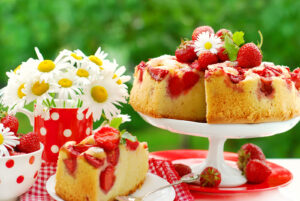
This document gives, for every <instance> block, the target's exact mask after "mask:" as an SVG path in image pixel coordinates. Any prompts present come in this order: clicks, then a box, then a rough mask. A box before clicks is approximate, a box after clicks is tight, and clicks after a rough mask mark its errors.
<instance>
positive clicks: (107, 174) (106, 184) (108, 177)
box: [100, 166, 116, 193]
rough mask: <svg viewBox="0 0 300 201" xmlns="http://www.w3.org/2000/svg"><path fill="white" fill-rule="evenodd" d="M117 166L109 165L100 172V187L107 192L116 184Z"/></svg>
mask: <svg viewBox="0 0 300 201" xmlns="http://www.w3.org/2000/svg"><path fill="white" fill-rule="evenodd" d="M114 172H115V168H114V167H113V166H108V167H107V168H105V170H103V171H102V172H101V174H100V187H101V189H102V190H103V191H104V193H107V192H108V191H109V190H110V189H111V188H112V187H113V185H114V183H115V180H116V176H115V174H114Z"/></svg>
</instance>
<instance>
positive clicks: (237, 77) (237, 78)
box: [228, 67, 245, 84]
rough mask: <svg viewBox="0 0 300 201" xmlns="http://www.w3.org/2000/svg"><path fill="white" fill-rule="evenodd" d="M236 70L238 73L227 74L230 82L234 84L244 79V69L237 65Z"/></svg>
mask: <svg viewBox="0 0 300 201" xmlns="http://www.w3.org/2000/svg"><path fill="white" fill-rule="evenodd" d="M236 70H237V71H238V73H239V74H238V75H233V74H228V76H229V78H230V80H231V82H232V83H234V84H237V83H239V82H240V81H243V80H244V79H245V71H244V70H243V69H242V68H240V67H237V68H236Z"/></svg>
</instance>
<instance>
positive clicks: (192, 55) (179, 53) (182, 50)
mask: <svg viewBox="0 0 300 201" xmlns="http://www.w3.org/2000/svg"><path fill="white" fill-rule="evenodd" d="M193 44H194V42H193V41H184V40H182V41H181V44H180V45H179V47H178V48H177V49H176V51H175V56H176V58H177V60H178V61H180V62H192V61H194V60H195V59H197V55H196V52H195V47H194V46H193Z"/></svg>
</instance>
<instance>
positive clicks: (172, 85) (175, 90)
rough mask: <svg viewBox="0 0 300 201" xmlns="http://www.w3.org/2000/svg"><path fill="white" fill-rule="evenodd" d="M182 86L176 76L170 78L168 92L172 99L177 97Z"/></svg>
mask: <svg viewBox="0 0 300 201" xmlns="http://www.w3.org/2000/svg"><path fill="white" fill-rule="evenodd" d="M183 88H184V87H183V84H182V82H181V79H180V78H179V77H178V75H176V74H175V75H173V76H170V78H169V83H168V91H169V93H170V95H171V96H172V97H177V96H179V95H180V94H181V92H182V91H183Z"/></svg>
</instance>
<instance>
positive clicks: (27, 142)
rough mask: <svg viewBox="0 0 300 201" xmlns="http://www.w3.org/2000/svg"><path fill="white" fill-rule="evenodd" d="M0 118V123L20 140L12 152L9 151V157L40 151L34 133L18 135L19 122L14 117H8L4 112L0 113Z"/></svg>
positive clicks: (37, 139) (37, 137) (38, 142)
mask: <svg viewBox="0 0 300 201" xmlns="http://www.w3.org/2000/svg"><path fill="white" fill-rule="evenodd" d="M0 116H1V121H0V122H1V123H2V124H3V126H4V127H5V128H9V129H10V131H11V132H13V133H14V135H15V136H17V137H19V140H20V143H19V145H17V146H16V147H15V149H14V150H9V153H10V155H11V156H15V155H21V154H25V153H31V152H34V151H37V150H39V149H40V140H39V136H38V135H37V134H36V133H34V132H29V133H27V134H20V133H18V129H19V121H18V119H17V118H16V117H15V116H13V115H9V114H7V113H6V112H4V111H3V112H1V115H0Z"/></svg>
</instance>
